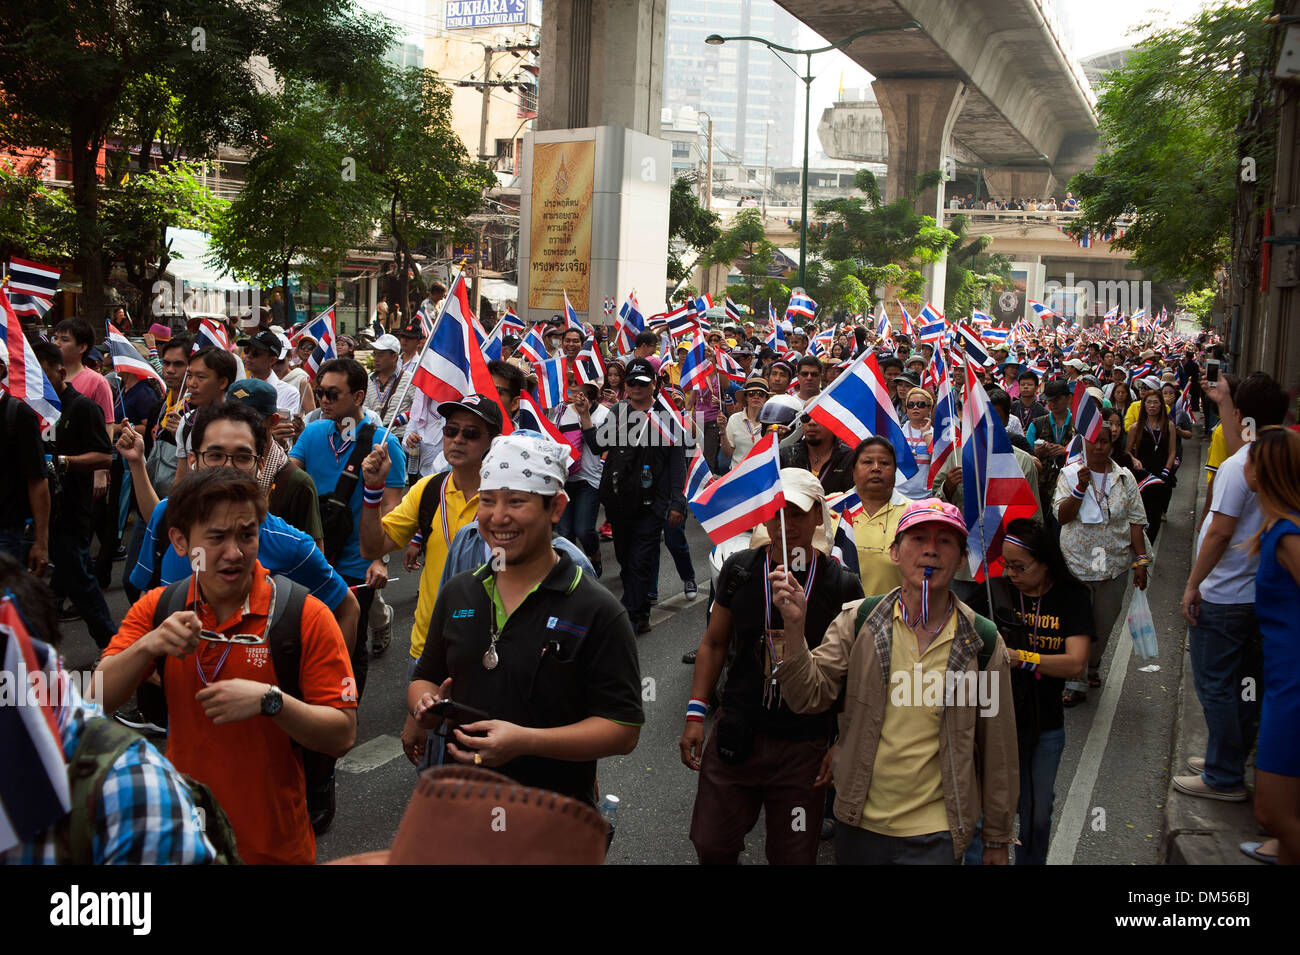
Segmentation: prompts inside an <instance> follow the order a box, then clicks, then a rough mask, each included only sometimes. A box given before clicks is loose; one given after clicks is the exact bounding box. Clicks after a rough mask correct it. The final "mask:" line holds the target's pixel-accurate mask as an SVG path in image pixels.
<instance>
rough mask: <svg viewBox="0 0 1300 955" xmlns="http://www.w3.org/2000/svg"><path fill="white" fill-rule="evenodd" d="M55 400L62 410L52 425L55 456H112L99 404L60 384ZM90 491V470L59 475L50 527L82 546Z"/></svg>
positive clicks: (87, 540) (92, 483)
mask: <svg viewBox="0 0 1300 955" xmlns="http://www.w3.org/2000/svg"><path fill="white" fill-rule="evenodd" d="M59 401H60V402H61V404H62V405H63V407H62V410H61V411H60V413H59V423H58V424H56V425H55V426H54V445H55V453H56V454H60V455H66V456H68V457H74V456H76V455H78V454H90V453H91V452H99V453H102V454H112V453H113V444H112V442H111V441H110V440H109V438H108V428H107V426H106V425H105V424H104V411H103V409H102V408H100V407H99V405H97V404H96V403H95V402H94V401H92V400H91V399H90V398H87V397H86V396H85V395H83V394H81V393H80V392H78V391H77V390H76V389H75V388H73V387H72V385H64V388H63V394H61V395H59ZM94 491H95V472H94V471H68V472H67V473H65V474H64V475H63V492H62V494H61V495H60V497H59V516H58V517H57V518H55V521H54V526H55V528H56V529H57V530H60V531H63V532H65V533H68V534H71V535H72V537H73V539H74V540H78V541H80V542H81V543H83V544H89V543H90V532H91V528H92V525H93V521H92V519H91V507H92V504H93V502H94Z"/></svg>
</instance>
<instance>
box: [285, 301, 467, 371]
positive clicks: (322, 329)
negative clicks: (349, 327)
mask: <svg viewBox="0 0 1300 955" xmlns="http://www.w3.org/2000/svg"><path fill="white" fill-rule="evenodd" d="M303 335H310V336H311V337H312V338H314V339H316V347H315V349H313V350H312V353H311V354H310V355H308V356H307V360H306V361H304V362H303V363H302V370H303V371H305V372H306V373H307V377H308V378H310V379H311V380H312V381H315V380H316V373H317V372H318V371H320V366H321V365H323V364H325V362H327V361H329V360H330V359H331V358H337V357H338V356H339V355H338V352H337V351H336V350H335V348H334V341H335V336H334V306H333V305H331V306H330V307H329V308H327V309H325V311H323V312H321V313H320V314H319V315H317V316H316V317H315V318H313V319H312V320H311V321H310V322H308V323H307V324H306V325H304V326H303V327H302V328H301V329H299V330H298V333H297V334H296V335H294V336H293V338H291V339H290V340H289V344H290V345H292V346H294V347H297V345H298V340H299V339H300V338H302V336H303ZM476 344H477V343H476Z"/></svg>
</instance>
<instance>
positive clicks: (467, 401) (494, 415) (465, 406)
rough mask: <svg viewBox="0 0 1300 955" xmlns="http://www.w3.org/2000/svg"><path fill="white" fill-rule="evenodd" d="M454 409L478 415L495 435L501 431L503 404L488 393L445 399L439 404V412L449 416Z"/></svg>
mask: <svg viewBox="0 0 1300 955" xmlns="http://www.w3.org/2000/svg"><path fill="white" fill-rule="evenodd" d="M453 411H468V412H469V413H470V414H473V415H478V416H479V417H480V418H482V419H483V421H484V422H485V423H486V424H487V426H488V430H489V431H491V432H492V433H493V434H494V435H497V434H500V433H501V406H500V405H499V404H497V403H496V401H495V400H493V399H492V398H489V397H487V396H486V395H467V396H466V397H464V398H461V399H460V400H459V401H444V402H443V403H442V404H440V405H438V414H440V415H442V416H443V417H444V418H446V417H449V416H450V415H451V413H452V412H453Z"/></svg>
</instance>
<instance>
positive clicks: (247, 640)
mask: <svg viewBox="0 0 1300 955" xmlns="http://www.w3.org/2000/svg"><path fill="white" fill-rule="evenodd" d="M266 580H267V583H269V584H270V585H271V605H270V607H269V609H268V610H267V613H266V619H267V622H268V624H269V622H270V621H271V620H274V619H275V608H276V603H277V600H278V597H279V589H278V588H277V587H276V586H275V578H274V577H271V576H269V575H268V576H267V578H266ZM203 603H205V601H204V600H203V598H202V596H200V594H199V581H198V576H197V575H195V579H194V601H193V605H192V606H191V607H190V610H192V611H193V612H194V614H195V615H196V616H197V615H198V613H199V607H200V605H201V604H203ZM199 639H200V640H206V641H208V642H209V643H232V644H235V645H237V646H246V647H249V646H256V645H258V644H259V643H266V635H265V634H263V635H261V636H259V635H257V634H256V633H221V632H220V631H217V630H200V631H199ZM222 659H224V657H223V658H222Z"/></svg>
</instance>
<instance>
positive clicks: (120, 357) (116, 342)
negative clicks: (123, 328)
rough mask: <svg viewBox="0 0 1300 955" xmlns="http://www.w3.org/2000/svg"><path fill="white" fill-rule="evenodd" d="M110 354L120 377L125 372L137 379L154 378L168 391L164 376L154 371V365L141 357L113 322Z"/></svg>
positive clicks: (110, 326) (110, 334)
mask: <svg viewBox="0 0 1300 955" xmlns="http://www.w3.org/2000/svg"><path fill="white" fill-rule="evenodd" d="M108 354H109V357H110V358H112V359H113V368H114V370H116V371H117V373H118V374H119V375H120V374H122V373H124V372H125V373H126V374H129V375H135V376H136V377H137V378H152V379H153V380H154V381H156V382H158V384H160V385H162V387H163V390H164V391H166V390H167V383H166V382H164V381H163V380H162V375H160V374H158V372H156V371H154V370H153V365H151V364H149V363H148V362H147V361H145V360H144V359H143V358H141V357H140V353H139V352H138V351H136V350H135V346H134V345H132V344H131V343H130V342H129V341H127V340H126V336H125V335H123V334H122V333H121V332H119V331H118V330H117V327H116V326H115V325H114V324H113V323H112V322H109V323H108Z"/></svg>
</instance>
